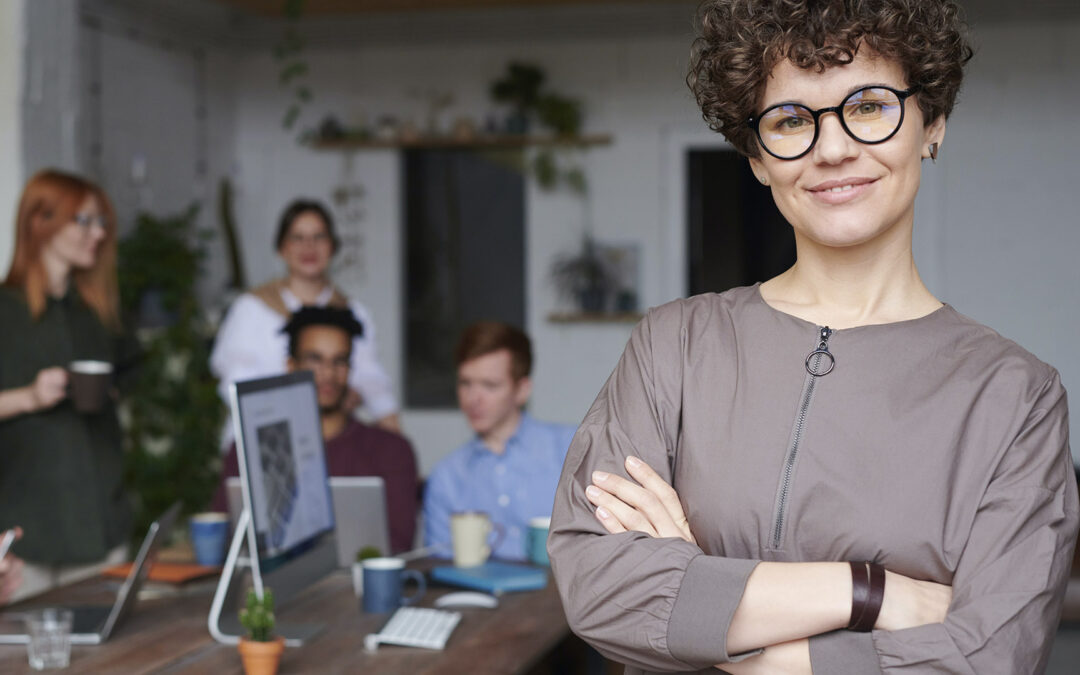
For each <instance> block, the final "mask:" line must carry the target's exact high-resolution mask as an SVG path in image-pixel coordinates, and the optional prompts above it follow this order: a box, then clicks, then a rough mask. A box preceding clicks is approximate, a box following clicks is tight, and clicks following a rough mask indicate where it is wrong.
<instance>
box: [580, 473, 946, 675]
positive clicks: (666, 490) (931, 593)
mask: <svg viewBox="0 0 1080 675" xmlns="http://www.w3.org/2000/svg"><path fill="white" fill-rule="evenodd" d="M625 466H626V470H627V472H628V473H629V475H630V476H631V478H633V479H634V480H635V481H637V482H636V483H635V482H633V481H628V480H626V479H625V478H622V477H620V476H616V475H613V474H609V473H606V472H603V471H595V472H593V474H592V480H593V484H592V485H590V486H589V487H588V488H587V489H586V491H585V492H586V496H587V497H588V499H589V501H590V502H592V503H593V504H594V505H595V506H596V507H597V508H596V511H595V513H596V517H597V519H598V520H599V521H600V523H601V524H602V525H603V526H604V529H606V530H607V531H608V532H610V533H613V534H615V533H619V532H627V531H636V532H641V533H644V534H647V535H649V536H651V537H660V538H662V537H676V538H679V539H683V540H684V541H687V542H690V543H695V544H696V543H697V542H696V540H695V539H694V534H693V532H691V531H690V525H689V522H688V521H687V518H686V515H685V513H684V512H683V508H682V503H681V502H680V501H679V496H678V494H677V493H676V492H675V490H674V489H673V488H672V487H671V486H670V485H668V484H667V483H666V482H665V481H664V480H663V479H662V478H661V477H660V476H659V475H657V474H656V472H655V471H653V470H652V469H651V468H650V467H649V466H648V465H647V464H645V463H644V462H642V461H641V460H639V459H637V458H636V457H628V458H627V459H626V463H625ZM851 595H852V587H851V573H850V569H849V567H848V565H847V564H845V563H775V562H762V563H759V564H758V565H757V567H755V568H754V571H753V572H752V573H751V574H750V577H749V579H748V580H747V583H746V589H745V591H744V593H743V596H742V599H741V601H740V602H739V605H738V607H737V608H736V610H735V614H734V616H733V618H732V621H731V626H730V628H729V630H728V637H727V651H728V653H730V654H738V653H742V652H748V651H752V650H755V649H762V648H766V649H764V651H763V652H762V653H760V654H758V655H756V656H752V657H750V658H747V659H744V660H742V661H739V662H736V663H725V664H723V669H724V670H725V671H727V672H729V673H731V674H732V675H753V674H756V673H812V672H813V671H812V669H811V665H810V649H809V642H808V640H807V638H809V637H811V636H814V635H819V634H822V633H827V632H830V631H833V630H837V629H842V628H844V627H846V626H847V624H848V620H849V614H850V610H851ZM951 600H952V589H951V587H949V586H944V585H942V584H936V583H933V582H930V581H919V580H916V579H911V578H908V577H905V576H903V575H900V574H895V573H893V572H888V571H887V572H886V583H885V599H884V602H883V604H882V608H881V614H880V615H879V616H878V621H877V624H876V625H875V628H878V629H882V630H900V629H903V628H911V627H915V626H921V625H925V624H931V623H941V622H943V621H944V620H945V614H946V611H947V610H948V607H949V603H950V601H951ZM718 667H719V666H718Z"/></svg>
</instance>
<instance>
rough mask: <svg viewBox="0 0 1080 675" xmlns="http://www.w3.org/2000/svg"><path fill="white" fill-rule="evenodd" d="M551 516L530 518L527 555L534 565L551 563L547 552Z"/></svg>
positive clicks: (526, 538) (526, 536) (526, 541)
mask: <svg viewBox="0 0 1080 675" xmlns="http://www.w3.org/2000/svg"><path fill="white" fill-rule="evenodd" d="M550 529H551V517H550V516H545V517H543V518H530V519H529V532H528V534H526V535H525V557H527V558H528V559H529V562H531V563H533V564H534V565H550V564H551V563H550V562H548V554H547V538H548V530H550Z"/></svg>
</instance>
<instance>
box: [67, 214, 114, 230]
mask: <svg viewBox="0 0 1080 675" xmlns="http://www.w3.org/2000/svg"><path fill="white" fill-rule="evenodd" d="M71 220H72V222H74V223H75V224H76V225H78V226H79V227H81V228H83V229H85V230H89V229H90V228H91V227H93V226H94V225H97V226H98V227H100V228H101V229H103V230H105V229H108V227H107V224H106V222H105V216H102V215H100V214H99V215H96V216H94V215H90V214H88V213H76V214H75V215H74V216H72V217H71Z"/></svg>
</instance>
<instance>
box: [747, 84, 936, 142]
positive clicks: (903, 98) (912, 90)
mask: <svg viewBox="0 0 1080 675" xmlns="http://www.w3.org/2000/svg"><path fill="white" fill-rule="evenodd" d="M868 89H886V90H888V91H891V92H892V93H893V94H894V95H895V96H896V98H897V99H898V100H899V102H900V119H899V121H897V123H896V128H895V129H893V130H892V133H890V134H889V135H888V136H886V137H885V138H882V139H881V140H877V141H864V140H863V139H861V138H859V137H858V136H856V135H855V133H854V132H853V131H852V130H851V129H849V128H848V125H847V122H845V121H844V115H843V109H844V103H846V102H847V100H848V99H849V98H851V97H852V96H854V95H855V94H858V93H860V92H863V91H866V90H868ZM917 93H919V87H918V86H914V87H908V88H907V89H894V88H892V87H889V86H886V85H883V84H869V85H867V86H865V87H859V88H858V89H856V90H855V91H853V92H851V93H850V94H848V95H847V96H845V97H844V100H843V101H841V102H840V105H834V106H829V107H826V108H818V109H817V110H813V109H811V108H810V107H809V106H806V105H803V104H802V103H790V102H789V103H777V104H776V105H771V106H769V107H768V108H766V109H765V110H763V111H762V112H761V114H760V115H756V116H752V117H749V118H748V119H747V120H746V126H748V127H750V128H751V129H753V130H754V135H755V136H756V137H757V141H758V145H760V146H761V149H762V150H764V151H765V152H767V153H769V154H770V155H772V156H773V157H775V158H777V159H779V160H785V161H787V160H796V159H801V158H803V157H805V156H806V155H807V154H809V152H810V151H811V150H813V149H814V146H815V145H817V142H818V136H820V135H821V122H820V120H821V116H822V115H824V114H825V113H830V112H831V113H836V119H837V120H839V121H840V128H841V129H843V130H844V133H846V134H847V135H848V136H850V137H851V138H852V139H853V140H855V141H857V142H859V143H862V144H863V145H878V144H880V143H884V142H885V141H887V140H889V139H890V138H892V137H893V136H895V135H896V134H897V132H899V131H900V127H902V126H904V116H905V111H906V110H907V106H906V105H905V103H906V102H907V100H908V99H909V98H910V97H911V96H913V95H915V94H917ZM790 105H797V106H799V107H800V108H803V109H804V110H807V111H808V112H809V113H810V115H811V116H812V117H813V118H814V138H813V139H811V140H810V145H808V146H806V149H805V150H803V151H802V152H800V153H799V154H797V155H795V156H794V157H781V156H780V155H778V154H776V153H775V152H773V151H772V150H769V147H768V146H767V145H766V144H765V140H764V139H763V138H762V137H761V120H762V118H763V117H765V115H767V114H769V112H771V111H773V110H776V109H777V108H783V107H784V106H790Z"/></svg>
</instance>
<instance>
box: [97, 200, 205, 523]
mask: <svg viewBox="0 0 1080 675" xmlns="http://www.w3.org/2000/svg"><path fill="white" fill-rule="evenodd" d="M197 213H198V209H197V207H195V206H192V207H190V208H189V209H187V210H186V211H184V212H183V213H180V214H176V215H173V216H169V217H164V218H159V217H156V216H152V215H150V214H146V213H142V214H140V215H139V216H138V218H137V220H136V224H135V227H134V229H133V230H132V231H131V233H130V234H128V235H127V236H126V237H125V238H124V239H123V240H122V241H121V242H120V245H119V256H118V257H119V261H118V266H117V267H118V275H119V281H120V289H121V304H122V307H123V310H124V315H125V316H126V317H128V319H129V320H130V321H134V322H135V324H136V336H137V338H138V341H139V344H140V347H141V350H142V360H141V363H140V367H139V369H138V373H137V374H136V375H135V376H134V382H132V384H131V388H130V390H129V391H128V395H127V396H125V398H124V400H123V401H122V403H121V405H120V420H121V423H122V425H123V430H124V448H125V467H124V473H125V480H126V483H127V486H128V489H129V491H130V493H131V494H132V496H133V498H134V505H135V522H134V530H133V535H132V536H134V537H139V536H142V533H144V532H145V531H146V529H147V528H148V527H149V526H150V523H151V522H152V521H153V519H154V518H155V517H156V516H157V515H159V514H160V513H161V512H162V511H164V510H165V509H166V508H168V506H169V505H170V504H172V503H173V502H174V501H176V500H180V501H182V502H183V504H184V511H185V513H192V512H195V511H200V510H202V509H203V508H205V506H206V504H207V503H208V502H209V501H210V497H211V495H212V494H213V491H214V488H215V487H216V485H217V482H218V478H219V475H220V463H221V458H220V453H219V452H218V446H219V443H220V440H219V434H220V431H221V425H222V422H223V420H224V413H225V410H224V406H223V405H222V404H221V401H220V399H219V398H218V395H217V382H216V380H215V379H214V377H213V375H211V373H210V370H209V364H208V359H209V345H210V339H211V338H212V330H211V328H210V326H209V325H208V324H207V322H206V321H205V320H204V318H203V313H202V311H201V308H200V305H199V302H198V298H197V295H196V288H195V286H196V281H197V279H198V278H199V275H200V272H201V267H202V260H203V256H204V250H203V247H204V242H205V241H206V240H207V238H208V235H207V234H205V233H201V232H200V231H198V229H197V227H196V215H197Z"/></svg>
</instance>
